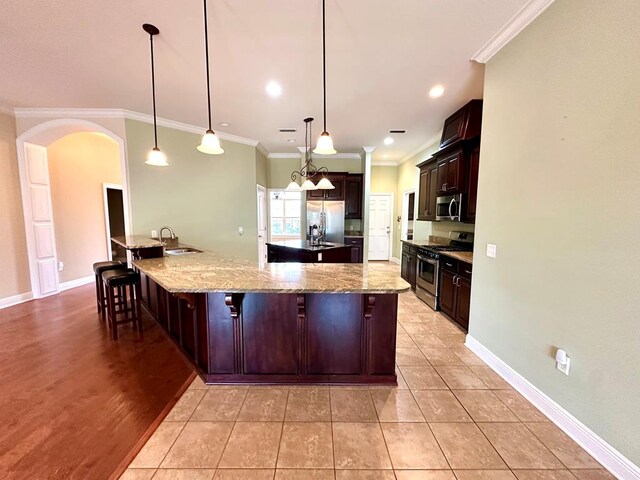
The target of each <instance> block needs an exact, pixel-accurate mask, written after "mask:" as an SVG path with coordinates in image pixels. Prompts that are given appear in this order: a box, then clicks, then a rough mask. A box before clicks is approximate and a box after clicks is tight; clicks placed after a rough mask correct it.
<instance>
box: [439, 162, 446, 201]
mask: <svg viewBox="0 0 640 480" xmlns="http://www.w3.org/2000/svg"><path fill="white" fill-rule="evenodd" d="M447 164H448V161H447V160H446V159H445V160H442V161H440V162H438V191H437V193H446V191H447Z"/></svg>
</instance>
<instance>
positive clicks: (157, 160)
mask: <svg viewBox="0 0 640 480" xmlns="http://www.w3.org/2000/svg"><path fill="white" fill-rule="evenodd" d="M144 163H146V164H147V165H153V166H154V167H167V166H168V165H169V164H168V163H167V156H166V155H165V154H164V153H163V152H162V151H161V150H160V149H159V148H158V147H154V148H153V150H150V151H149V153H148V154H147V161H146V162H144Z"/></svg>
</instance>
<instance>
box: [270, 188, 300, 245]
mask: <svg viewBox="0 0 640 480" xmlns="http://www.w3.org/2000/svg"><path fill="white" fill-rule="evenodd" d="M301 198H302V195H301V194H300V192H284V191H275V190H274V191H271V192H269V224H270V226H271V240H280V239H290V238H300V206H301V205H300V202H301Z"/></svg>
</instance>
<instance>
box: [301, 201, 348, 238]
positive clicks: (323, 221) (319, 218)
mask: <svg viewBox="0 0 640 480" xmlns="http://www.w3.org/2000/svg"><path fill="white" fill-rule="evenodd" d="M312 225H317V226H318V228H319V229H320V232H321V234H322V240H321V241H323V242H331V243H344V202H337V201H315V202H307V239H308V238H309V227H311V226H312Z"/></svg>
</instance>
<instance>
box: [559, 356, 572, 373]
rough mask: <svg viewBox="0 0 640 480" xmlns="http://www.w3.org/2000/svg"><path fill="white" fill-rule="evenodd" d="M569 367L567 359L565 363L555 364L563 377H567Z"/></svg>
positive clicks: (569, 363)
mask: <svg viewBox="0 0 640 480" xmlns="http://www.w3.org/2000/svg"><path fill="white" fill-rule="evenodd" d="M570 366H571V359H570V358H569V357H567V360H566V362H565V363H560V362H556V368H557V369H558V370H560V371H561V372H562V373H564V374H565V375H569V367H570Z"/></svg>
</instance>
